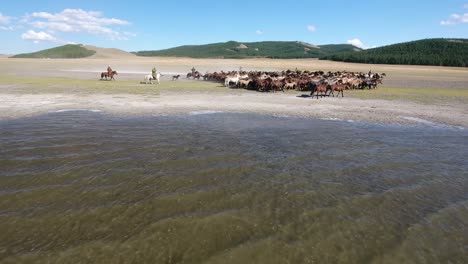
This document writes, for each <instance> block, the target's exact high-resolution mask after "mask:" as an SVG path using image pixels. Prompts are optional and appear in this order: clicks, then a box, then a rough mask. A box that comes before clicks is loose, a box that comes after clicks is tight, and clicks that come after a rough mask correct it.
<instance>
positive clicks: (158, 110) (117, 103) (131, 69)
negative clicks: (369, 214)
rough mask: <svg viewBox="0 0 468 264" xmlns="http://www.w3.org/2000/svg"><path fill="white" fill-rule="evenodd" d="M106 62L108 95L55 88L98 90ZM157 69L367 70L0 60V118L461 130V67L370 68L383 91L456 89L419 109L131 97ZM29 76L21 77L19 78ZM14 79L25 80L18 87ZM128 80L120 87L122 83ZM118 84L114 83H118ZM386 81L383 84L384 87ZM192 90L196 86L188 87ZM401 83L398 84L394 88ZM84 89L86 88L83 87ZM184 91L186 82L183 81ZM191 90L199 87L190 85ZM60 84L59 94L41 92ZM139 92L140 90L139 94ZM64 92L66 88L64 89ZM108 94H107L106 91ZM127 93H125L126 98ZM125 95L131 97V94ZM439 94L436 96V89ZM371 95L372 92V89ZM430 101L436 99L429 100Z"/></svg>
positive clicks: (466, 116)
mask: <svg viewBox="0 0 468 264" xmlns="http://www.w3.org/2000/svg"><path fill="white" fill-rule="evenodd" d="M107 63H109V64H112V65H113V67H114V69H119V70H120V71H121V72H122V74H120V75H119V76H118V80H117V81H116V82H112V85H114V86H116V87H117V86H118V88H119V89H116V90H115V91H113V90H112V88H109V90H103V89H101V88H99V89H101V90H99V89H95V90H92V89H90V92H76V90H77V89H75V90H73V87H72V86H73V85H68V84H64V83H60V82H56V81H55V79H54V78H70V79H77V80H83V81H87V84H90V82H91V83H92V84H93V85H94V83H95V81H96V83H97V84H96V85H100V84H99V83H98V81H97V79H96V76H95V75H96V74H95V72H99V71H101V69H105V67H106V64H107ZM153 64H157V65H158V67H159V69H160V71H163V72H167V73H168V74H171V73H178V72H181V73H183V72H188V69H190V68H189V67H191V66H192V65H197V66H198V67H199V68H200V69H203V70H211V71H213V70H220V69H223V70H229V69H236V68H237V69H238V67H241V66H242V67H244V69H260V70H267V69H269V70H281V69H287V68H296V67H297V68H301V69H311V70H312V69H323V70H332V69H335V70H342V69H348V70H355V71H358V70H359V71H361V70H365V69H369V65H360V64H344V63H341V64H340V63H336V62H322V61H317V60H264V59H259V60H193V59H174V58H172V59H171V58H138V57H135V58H125V59H120V60H119V59H79V60H40V59H39V60H37V59H36V60H28V59H26V60H23V59H8V58H0V72H1V73H2V74H1V75H0V101H1V102H2V103H1V104H0V119H2V120H7V119H12V118H19V117H26V116H33V115H38V114H43V113H48V112H56V111H68V110H73V109H75V110H94V111H103V112H107V113H112V114H119V115H122V114H123V115H168V114H189V113H193V112H196V113H200V111H221V112H252V113H264V114H273V115H281V116H297V117H316V118H327V119H340V120H353V121H366V122H376V123H390V124H425V125H439V124H441V125H450V126H455V127H468V106H467V100H465V99H466V97H465V96H466V91H467V90H468V69H464V68H444V67H422V66H389V65H379V66H374V65H373V66H372V67H373V68H374V69H373V70H374V71H379V72H384V71H385V72H387V74H388V75H389V79H390V80H387V81H386V82H385V83H384V85H386V86H390V87H392V86H396V87H401V86H403V84H406V85H405V86H406V87H408V86H409V87H414V89H424V88H426V86H430V85H428V84H431V85H432V86H437V87H440V86H441V85H440V84H442V83H443V84H444V87H440V89H451V91H452V92H453V91H456V92H458V91H460V94H461V95H462V97H460V98H459V97H457V96H454V98H455V99H457V100H456V101H449V102H438V103H430V104H421V103H417V102H411V101H404V100H382V99H379V98H378V96H377V99H366V100H363V99H359V98H353V96H352V95H351V96H349V94H347V96H346V97H345V98H323V99H320V100H316V99H311V98H306V97H301V95H302V94H307V92H290V93H284V94H283V93H257V92H252V91H245V90H242V91H241V90H233V89H227V88H222V87H219V88H215V89H216V90H217V91H213V90H207V91H198V92H194V91H186V90H178V89H176V88H174V89H171V87H170V86H172V84H173V82H172V83H171V81H169V80H167V79H168V78H170V76H165V78H166V81H165V82H163V83H162V84H161V85H162V87H166V88H167V89H159V88H157V87H155V88H154V89H155V90H158V89H159V92H158V93H152V92H149V93H134V90H135V89H152V88H151V87H150V88H147V86H144V87H143V86H138V84H139V82H137V81H136V80H138V79H141V76H142V73H145V71H146V69H151V65H153ZM25 71H26V72H31V74H30V75H28V76H27V77H24V75H22V73H24V72H25ZM21 78H32V79H31V80H26V81H24V80H23V81H22V82H20V80H22V79H21ZM124 80H127V83H124ZM119 81H120V82H119ZM389 83H390V84H389ZM194 84H195V83H194ZM399 84H401V85H399ZM83 85H86V84H83ZM188 85H190V83H188ZM197 85H202V84H200V83H199V82H197ZM57 86H59V87H60V88H61V89H63V91H65V92H55V91H53V90H52V91H44V90H47V89H48V88H51V87H57ZM142 87H143V88H142ZM68 89H69V90H68ZM106 89H107V88H106ZM126 90H128V91H129V92H125V91H126ZM130 91H131V92H130ZM442 91H443V90H442ZM377 92H378V91H377ZM434 96H436V95H434Z"/></svg>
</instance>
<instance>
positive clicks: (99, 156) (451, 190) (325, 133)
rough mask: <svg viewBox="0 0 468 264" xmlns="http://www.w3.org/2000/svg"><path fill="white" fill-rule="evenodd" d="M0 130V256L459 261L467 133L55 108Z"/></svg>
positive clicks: (467, 186) (466, 216) (466, 233)
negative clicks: (143, 115)
mask: <svg viewBox="0 0 468 264" xmlns="http://www.w3.org/2000/svg"><path fill="white" fill-rule="evenodd" d="M0 140H1V141H0V221H1V223H2V224H1V225H0V262H1V261H2V260H3V262H5V263H18V262H25V263H28V262H50V263H77V262H86V261H90V262H94V263H129V262H134V263H200V262H203V263H466V262H467V250H468V229H467V226H468V191H467V190H468V161H467V157H468V132H467V131H465V130H463V129H459V128H450V127H435V126H430V125H428V124H426V125H424V124H423V125H421V126H398V125H394V126H393V125H377V124H366V123H359V122H346V121H339V120H318V119H301V118H291V117H275V116H266V115H255V114H233V113H216V112H209V111H205V112H194V113H192V114H188V115H179V116H152V117H119V116H112V115H107V114H104V113H99V112H89V111H61V112H58V113H49V114H47V115H43V116H38V117H32V118H24V119H16V120H9V121H1V122H0Z"/></svg>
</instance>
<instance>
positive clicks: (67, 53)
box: [11, 44, 96, 59]
mask: <svg viewBox="0 0 468 264" xmlns="http://www.w3.org/2000/svg"><path fill="white" fill-rule="evenodd" d="M94 53H96V51H93V50H89V49H86V48H85V47H83V45H75V44H68V45H64V46H60V47H56V48H51V49H46V50H41V51H38V52H33V53H23V54H18V55H14V56H12V57H11V58H51V59H75V58H85V57H89V56H92V55H93V54H94Z"/></svg>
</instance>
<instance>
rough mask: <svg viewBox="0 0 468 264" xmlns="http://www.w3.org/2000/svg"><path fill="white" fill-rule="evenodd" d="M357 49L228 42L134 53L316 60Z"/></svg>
mask: <svg viewBox="0 0 468 264" xmlns="http://www.w3.org/2000/svg"><path fill="white" fill-rule="evenodd" d="M355 50H360V49H358V48H356V47H354V46H352V45H348V44H343V45H323V46H314V45H312V44H309V43H305V42H300V41H264V42H242V43H241V42H237V41H229V42H222V43H214V44H207V45H189V46H180V47H175V48H170V49H165V50H150V51H138V52H134V53H135V54H136V55H138V56H162V57H191V58H251V57H263V58H281V59H292V58H319V57H321V56H325V55H329V54H332V53H339V52H353V51H355Z"/></svg>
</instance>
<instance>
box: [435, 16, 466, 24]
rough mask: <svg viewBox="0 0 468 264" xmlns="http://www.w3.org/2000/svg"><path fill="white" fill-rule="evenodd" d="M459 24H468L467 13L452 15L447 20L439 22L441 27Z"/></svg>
mask: <svg viewBox="0 0 468 264" xmlns="http://www.w3.org/2000/svg"><path fill="white" fill-rule="evenodd" d="M461 23H468V13H465V14H463V15H459V14H452V15H450V17H449V19H448V20H444V21H441V22H440V24H441V25H442V26H452V25H457V24H461Z"/></svg>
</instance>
